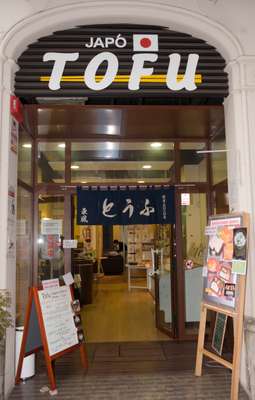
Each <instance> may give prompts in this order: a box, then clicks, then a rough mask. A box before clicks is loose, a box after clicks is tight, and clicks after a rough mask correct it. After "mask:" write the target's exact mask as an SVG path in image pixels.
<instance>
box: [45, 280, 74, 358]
mask: <svg viewBox="0 0 255 400" xmlns="http://www.w3.org/2000/svg"><path fill="white" fill-rule="evenodd" d="M38 295H39V301H40V305H41V310H42V316H43V322H44V327H45V333H46V337H47V342H48V348H49V354H50V356H53V355H54V354H57V353H59V352H61V351H63V350H65V349H67V348H69V347H72V346H74V345H76V344H77V343H78V337H77V329H76V326H75V323H74V313H73V310H72V306H71V303H72V298H71V293H70V288H69V287H68V286H61V287H59V288H54V289H50V290H40V291H39V292H38Z"/></svg>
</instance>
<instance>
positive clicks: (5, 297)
mask: <svg viewBox="0 0 255 400" xmlns="http://www.w3.org/2000/svg"><path fill="white" fill-rule="evenodd" d="M10 305H11V297H10V294H9V293H8V292H7V291H6V290H0V400H2V399H4V364H5V338H6V329H7V328H9V327H10V326H12V318H11V314H10V313H9V311H8V309H9V307H10Z"/></svg>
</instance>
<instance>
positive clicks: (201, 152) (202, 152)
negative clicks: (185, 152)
mask: <svg viewBox="0 0 255 400" xmlns="http://www.w3.org/2000/svg"><path fill="white" fill-rule="evenodd" d="M227 152H228V150H197V151H196V153H197V154H207V153H227Z"/></svg>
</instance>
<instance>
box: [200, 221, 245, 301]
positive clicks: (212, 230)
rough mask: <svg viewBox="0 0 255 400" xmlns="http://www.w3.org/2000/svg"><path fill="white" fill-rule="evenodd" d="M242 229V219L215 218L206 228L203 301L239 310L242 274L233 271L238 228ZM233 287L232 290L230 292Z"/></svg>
mask: <svg viewBox="0 0 255 400" xmlns="http://www.w3.org/2000/svg"><path fill="white" fill-rule="evenodd" d="M241 226H242V216H241V215H240V216H236V215H235V216H233V217H232V216H230V215H227V216H214V217H211V218H210V219H209V226H208V227H207V228H206V235H207V237H208V247H207V252H206V257H205V273H204V274H203V276H204V278H203V279H204V291H203V299H204V301H206V302H210V303H214V304H215V305H219V306H227V307H230V308H235V307H236V301H237V296H236V289H237V288H238V279H239V278H238V275H237V274H235V273H233V271H232V260H233V256H234V229H236V228H239V227H241ZM230 288H231V290H230Z"/></svg>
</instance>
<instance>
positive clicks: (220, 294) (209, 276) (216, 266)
mask: <svg viewBox="0 0 255 400" xmlns="http://www.w3.org/2000/svg"><path fill="white" fill-rule="evenodd" d="M248 226H249V219H248V215H247V214H245V213H239V214H238V213H236V214H226V215H216V216H213V217H210V218H209V225H208V227H207V228H206V232H205V234H206V235H207V236H208V246H207V254H206V257H205V258H206V260H205V265H204V268H203V299H202V303H201V317H200V326H199V336H198V346H197V359H196V370H195V375H196V376H201V375H202V362H203V356H206V357H208V358H211V359H213V360H214V361H216V362H218V363H219V364H221V365H223V366H225V367H226V368H228V369H230V370H231V371H232V381H231V400H238V389H239V375H240V357H241V346H242V334H243V314H244V300H245V283H246V268H247V236H248V235H247V230H248ZM208 310H209V311H215V312H216V313H217V314H216V323H215V329H214V335H213V342H212V349H213V351H209V350H208V349H206V348H205V347H204V342H205V330H206V320H207V311H208ZM228 317H230V318H233V327H234V350H233V359H232V362H230V361H228V360H226V359H224V358H223V357H222V347H223V341H224V335H225V330H226V323H227V318H228Z"/></svg>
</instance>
